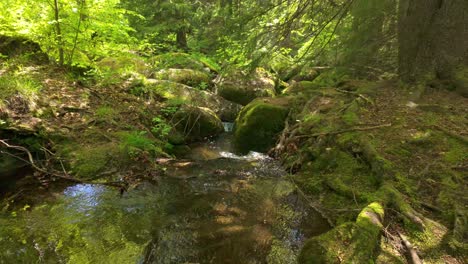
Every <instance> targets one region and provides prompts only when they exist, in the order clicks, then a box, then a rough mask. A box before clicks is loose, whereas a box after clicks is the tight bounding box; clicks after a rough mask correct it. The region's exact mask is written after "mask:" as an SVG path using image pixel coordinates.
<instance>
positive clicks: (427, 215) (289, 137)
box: [0, 63, 468, 263]
mask: <svg viewBox="0 0 468 264" xmlns="http://www.w3.org/2000/svg"><path fill="white" fill-rule="evenodd" d="M13 71H14V72H16V73H18V72H22V73H21V74H20V76H25V77H27V78H26V79H32V80H34V82H37V83H39V84H40V87H42V88H40V90H39V91H38V92H31V93H24V94H22V95H15V94H14V95H12V96H10V97H9V98H8V99H6V100H4V102H5V103H4V104H2V105H0V118H2V119H8V120H9V121H8V124H6V123H0V128H2V133H5V135H6V134H9V135H10V136H13V137H12V141H11V142H12V143H15V144H26V143H27V144H28V145H29V147H28V149H29V150H30V151H31V152H33V154H34V158H36V157H39V159H37V160H35V162H36V164H37V166H39V167H40V169H43V170H47V171H51V170H52V171H53V174H55V175H58V176H60V177H58V178H59V179H60V178H61V179H66V180H67V181H70V180H71V181H76V182H90V181H93V180H97V181H100V182H102V179H106V180H108V182H107V183H109V184H114V183H119V184H120V183H121V182H125V185H122V186H119V188H122V190H125V189H126V188H128V187H129V186H132V185H137V184H138V182H140V181H142V180H143V179H150V180H151V179H155V178H156V177H157V176H158V175H160V173H161V167H160V166H159V165H158V164H157V163H155V162H154V157H169V155H168V154H167V151H168V146H167V142H166V141H165V139H163V138H162V137H157V136H154V133H153V131H152V129H153V127H154V126H155V125H157V124H155V123H154V120H153V118H154V117H156V116H160V115H163V113H162V111H163V109H164V106H163V104H161V103H159V102H158V100H152V101H148V100H147V99H145V98H142V97H139V96H135V95H133V94H132V93H130V92H129V87H130V86H131V83H132V81H131V78H130V81H127V82H122V83H121V84H118V85H109V86H105V87H96V86H93V85H91V86H90V85H83V83H82V82H81V81H79V80H77V79H76V78H75V77H74V76H71V75H70V74H69V73H68V72H67V71H63V70H60V69H58V68H55V67H50V66H48V65H36V64H30V65H27V64H24V63H22V64H21V66H19V64H10V65H9V66H8V67H4V69H3V70H2V72H1V73H0V76H1V77H2V78H8V76H9V74H10V72H13ZM7 81H8V79H7ZM10 81H13V80H10ZM25 83H27V84H28V85H31V82H25ZM23 85H24V83H23ZM292 96H293V97H294V98H295V100H296V101H295V102H296V103H295V104H294V105H293V107H292V110H291V114H290V118H289V122H290V123H289V124H288V125H287V127H286V129H285V131H284V132H283V135H282V137H281V138H280V142H279V143H280V144H279V145H280V146H281V149H276V150H275V153H274V154H275V155H276V156H277V157H278V158H279V159H281V160H282V161H283V162H284V165H285V167H287V168H289V170H290V171H291V173H292V174H294V175H293V176H292V178H293V180H294V181H295V182H296V183H297V184H298V186H301V187H300V188H301V189H302V191H303V192H304V193H305V195H307V196H309V197H310V198H312V199H313V200H316V201H319V207H320V208H322V210H323V212H324V214H325V215H326V216H327V217H328V218H330V219H331V220H332V222H333V223H334V224H336V225H337V226H339V225H341V224H343V223H346V222H349V221H354V219H356V217H357V215H358V213H359V212H360V210H361V209H362V208H363V207H365V206H366V205H367V204H369V203H371V202H374V201H382V202H384V203H387V204H386V205H388V210H387V209H386V216H385V220H384V221H383V224H384V238H385V239H383V240H382V242H381V246H380V247H381V249H382V250H381V251H380V252H379V253H378V256H377V262H378V263H405V261H406V260H405V259H406V258H405V257H404V252H405V250H406V249H405V247H404V246H403V244H402V242H403V241H402V239H401V237H400V236H399V234H404V235H405V236H406V237H407V238H408V240H409V241H411V243H413V244H414V246H415V247H416V251H417V253H418V255H419V256H420V257H421V258H422V259H424V261H425V263H463V255H464V254H465V253H466V250H467V247H466V245H467V244H466V240H467V230H466V227H467V217H468V214H467V208H466V205H467V204H468V203H467V202H468V201H467V196H466V193H467V191H468V190H467V179H466V175H467V171H468V144H467V142H468V139H467V136H468V120H467V117H468V99H467V98H465V97H462V96H459V95H457V94H456V93H453V92H449V91H447V90H444V89H436V88H431V87H427V88H425V89H419V90H417V89H413V88H412V87H408V88H402V87H401V85H399V84H398V83H397V82H396V81H379V82H367V81H355V80H353V81H347V82H343V83H341V84H338V85H337V87H324V88H320V89H316V90H313V91H307V92H305V93H298V94H293V95H292ZM2 99H3V98H2ZM31 137H33V138H34V140H33V141H34V142H36V143H38V144H35V143H31V141H30V139H31ZM13 154H14V155H18V156H21V157H22V158H27V157H26V156H25V155H24V154H25V153H24V151H22V150H18V151H15V152H14V153H13ZM62 161H63V162H64V163H66V164H65V165H64V164H62ZM57 164H59V165H60V164H62V166H59V167H58V166H57ZM143 165H144V166H143ZM70 167H72V168H73V171H72V172H71V171H70ZM71 173H73V175H76V176H78V178H77V179H75V178H73V177H71V176H70V175H71ZM110 175H112V177H110ZM49 176H50V175H49ZM36 178H39V179H40V182H41V184H42V187H41V188H43V189H47V187H48V186H49V185H50V184H51V181H54V179H57V177H47V175H46V173H43V172H41V171H39V172H37V173H36ZM31 191H32V192H34V190H31ZM389 196H392V198H387V197H389ZM25 202H27V201H25ZM345 245H346V243H345ZM339 252H340V251H339V249H338V250H337V253H336V254H338V255H339V254H340V253H339ZM463 252H464V253H463ZM460 253H461V254H460ZM344 255H345V253H343V258H345V256H344ZM460 256H461V257H460ZM338 257H339V258H340V259H341V257H340V256H338Z"/></svg>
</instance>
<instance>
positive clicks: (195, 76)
mask: <svg viewBox="0 0 468 264" xmlns="http://www.w3.org/2000/svg"><path fill="white" fill-rule="evenodd" d="M152 77H154V78H155V79H158V80H168V81H172V82H177V83H182V84H185V85H188V86H192V87H196V88H200V89H206V88H208V87H209V86H211V77H210V75H209V74H207V73H206V72H202V71H197V70H191V69H164V70H160V71H158V72H155V73H153V76H152Z"/></svg>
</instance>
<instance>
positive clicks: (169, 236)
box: [0, 124, 330, 263]
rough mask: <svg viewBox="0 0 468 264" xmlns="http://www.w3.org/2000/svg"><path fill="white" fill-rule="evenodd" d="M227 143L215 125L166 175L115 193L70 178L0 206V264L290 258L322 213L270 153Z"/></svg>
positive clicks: (316, 228)
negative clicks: (32, 197)
mask: <svg viewBox="0 0 468 264" xmlns="http://www.w3.org/2000/svg"><path fill="white" fill-rule="evenodd" d="M229 126H230V125H229V124H225V127H227V128H229ZM230 142H231V133H224V134H222V135H221V136H220V137H218V138H217V139H216V140H214V141H211V142H205V143H199V144H198V145H194V146H192V151H191V152H190V153H188V154H187V157H186V159H181V160H168V161H162V162H164V163H165V165H166V167H167V170H166V173H165V175H166V176H164V177H161V178H160V179H158V181H157V182H152V183H151V182H143V183H142V184H140V185H139V186H137V187H135V188H133V189H131V190H128V191H127V192H124V193H123V194H120V193H119V190H118V189H116V188H112V187H106V186H102V185H91V184H76V185H71V186H66V187H64V188H61V189H59V190H50V191H48V194H47V195H46V196H47V198H46V199H44V198H43V197H41V198H40V200H37V201H36V203H35V204H34V205H32V206H30V205H25V206H24V207H23V208H19V209H18V210H14V211H13V212H11V211H5V212H2V213H1V218H0V221H1V225H0V242H1V243H3V244H4V245H7V247H6V248H7V251H6V252H3V258H2V261H3V262H2V261H0V262H1V263H8V259H11V260H21V261H22V263H33V262H37V261H39V262H45V263H61V262H64V261H65V262H66V260H68V261H72V262H73V260H75V261H78V262H80V263H81V262H88V263H103V262H106V263H240V262H242V263H267V262H268V263H295V262H296V258H297V254H298V251H299V250H300V248H301V247H302V244H303V242H304V240H305V239H306V238H309V237H311V236H314V235H318V234H321V233H324V232H325V231H327V230H329V229H330V227H329V225H328V223H327V221H326V220H324V219H323V218H321V216H320V215H319V214H318V213H317V212H315V211H314V210H313V209H311V208H310V207H309V206H308V205H307V202H305V201H303V200H302V199H301V197H300V196H298V195H297V193H296V192H295V187H294V185H293V184H292V183H290V182H289V181H288V180H287V177H284V176H285V174H286V172H285V171H284V170H283V169H282V168H281V167H280V166H279V164H277V163H276V161H274V160H273V159H271V158H269V157H268V156H266V155H265V154H262V153H257V152H250V153H249V154H247V155H245V156H238V155H236V154H234V153H231V152H230ZM74 263H75V262H74Z"/></svg>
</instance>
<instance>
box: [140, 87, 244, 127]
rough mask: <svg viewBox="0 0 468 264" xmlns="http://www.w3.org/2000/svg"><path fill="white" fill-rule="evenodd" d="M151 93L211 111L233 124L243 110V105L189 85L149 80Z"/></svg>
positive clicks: (148, 88)
mask: <svg viewBox="0 0 468 264" xmlns="http://www.w3.org/2000/svg"><path fill="white" fill-rule="evenodd" d="M146 89H147V90H148V91H149V92H155V93H157V94H158V95H160V96H161V97H163V98H164V99H167V100H173V99H177V100H181V101H183V102H184V104H186V105H193V106H200V107H206V108H209V109H211V110H212V111H213V112H215V113H216V114H217V115H218V117H219V118H220V119H221V120H222V121H228V122H232V121H234V120H235V119H236V116H237V114H238V113H239V111H240V109H241V108H242V106H241V105H239V104H236V103H233V102H229V101H228V100H226V99H224V98H222V97H220V96H218V95H216V94H213V93H211V92H208V91H201V90H198V89H195V88H192V87H190V86H187V85H183V84H180V83H175V82H170V81H160V80H151V79H149V80H148V82H147V85H146Z"/></svg>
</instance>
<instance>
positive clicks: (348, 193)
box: [324, 177, 367, 203]
mask: <svg viewBox="0 0 468 264" xmlns="http://www.w3.org/2000/svg"><path fill="white" fill-rule="evenodd" d="M324 182H325V184H326V185H327V186H328V188H330V189H332V190H333V191H334V192H336V193H337V194H339V195H341V196H344V197H347V198H350V199H353V200H354V202H355V203H357V202H358V201H359V202H366V201H367V199H366V198H365V197H364V196H363V195H361V194H360V193H359V192H356V191H354V190H353V188H351V187H349V186H347V185H346V184H344V183H343V182H342V181H341V180H340V179H337V178H334V179H332V178H329V177H325V180H324Z"/></svg>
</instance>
